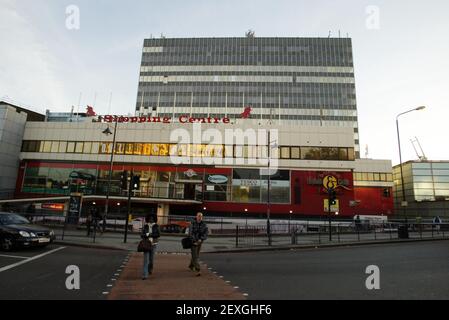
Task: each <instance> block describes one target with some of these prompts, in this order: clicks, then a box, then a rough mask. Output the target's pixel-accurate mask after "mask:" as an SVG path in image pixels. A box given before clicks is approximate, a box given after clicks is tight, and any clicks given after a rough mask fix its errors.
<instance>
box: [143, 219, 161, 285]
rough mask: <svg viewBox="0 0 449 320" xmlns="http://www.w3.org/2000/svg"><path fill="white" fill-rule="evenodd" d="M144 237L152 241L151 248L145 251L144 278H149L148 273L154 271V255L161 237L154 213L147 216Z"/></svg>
mask: <svg viewBox="0 0 449 320" xmlns="http://www.w3.org/2000/svg"><path fill="white" fill-rule="evenodd" d="M141 237H142V239H146V240H149V241H150V242H151V250H149V251H145V252H144V253H143V275H142V279H143V280H146V279H148V275H151V274H152V273H153V266H154V256H155V255H156V251H157V243H158V240H159V238H160V230H159V225H158V224H157V223H156V219H155V218H154V216H153V215H151V214H148V215H147V216H146V217H145V225H144V226H143V228H142V235H141Z"/></svg>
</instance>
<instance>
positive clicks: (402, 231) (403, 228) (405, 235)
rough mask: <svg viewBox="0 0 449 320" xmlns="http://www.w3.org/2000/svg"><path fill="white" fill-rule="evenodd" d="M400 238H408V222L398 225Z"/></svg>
mask: <svg viewBox="0 0 449 320" xmlns="http://www.w3.org/2000/svg"><path fill="white" fill-rule="evenodd" d="M398 238H399V239H408V227H407V225H406V224H404V225H400V226H399V227H398Z"/></svg>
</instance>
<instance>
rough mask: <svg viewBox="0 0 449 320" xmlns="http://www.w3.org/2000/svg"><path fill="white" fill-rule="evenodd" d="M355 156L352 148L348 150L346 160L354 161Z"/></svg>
mask: <svg viewBox="0 0 449 320" xmlns="http://www.w3.org/2000/svg"><path fill="white" fill-rule="evenodd" d="M354 159H355V154H354V148H348V160H349V161H354Z"/></svg>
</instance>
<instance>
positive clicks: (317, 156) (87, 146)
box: [22, 141, 354, 161]
mask: <svg viewBox="0 0 449 320" xmlns="http://www.w3.org/2000/svg"><path fill="white" fill-rule="evenodd" d="M267 151H268V148H267V146H225V145H196V144H161V143H135V142H132V143H124V142H118V143H116V144H115V151H114V154H121V155H143V156H162V157H166V156H180V157H215V158H223V157H235V158H266V157H267V155H268V152H267ZM22 152H41V153H82V154H111V152H112V143H111V142H88V141H87V142H74V141H73V142H72V141H24V142H23V145H22ZM271 157H272V158H281V159H294V160H301V159H302V160H340V161H353V160H354V148H337V147H284V146H283V147H279V148H275V149H273V150H272V151H271Z"/></svg>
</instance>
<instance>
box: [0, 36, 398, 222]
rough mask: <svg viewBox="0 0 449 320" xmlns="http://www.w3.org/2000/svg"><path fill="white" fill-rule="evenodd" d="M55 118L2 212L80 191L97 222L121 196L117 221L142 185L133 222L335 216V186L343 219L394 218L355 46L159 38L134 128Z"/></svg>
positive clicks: (35, 126) (146, 60)
mask: <svg viewBox="0 0 449 320" xmlns="http://www.w3.org/2000/svg"><path fill="white" fill-rule="evenodd" d="M12 107H13V106H8V108H12ZM90 111H92V110H90ZM43 118H44V119H43V120H41V119H33V120H34V121H26V120H23V121H24V126H23V128H22V129H21V130H22V131H21V134H22V136H23V139H22V146H21V150H20V152H17V155H16V156H17V163H18V167H17V179H16V184H15V191H14V198H15V199H6V200H3V201H0V202H3V203H5V202H7V203H8V205H14V204H26V203H30V202H34V203H46V205H45V207H46V208H51V205H52V204H58V203H60V204H66V203H67V202H68V199H69V196H70V193H72V192H74V191H76V192H79V193H82V194H83V203H84V210H87V208H89V207H91V206H100V207H103V206H104V204H105V201H106V195H107V194H108V190H109V199H110V201H109V206H110V212H115V213H117V212H121V211H120V210H121V209H120V208H123V207H125V206H126V205H127V199H128V192H127V189H128V183H129V182H130V181H131V180H132V179H131V176H132V175H134V176H138V177H139V178H138V182H139V183H138V185H137V189H136V190H133V191H132V197H131V203H132V210H133V212H134V213H145V212H156V211H157V213H158V215H159V216H163V215H168V214H170V215H184V214H193V213H194V212H197V211H204V212H206V213H207V214H208V215H216V216H245V215H246V216H251V217H265V216H266V214H267V210H268V208H269V210H270V213H271V214H272V215H273V216H276V217H322V216H326V215H327V214H328V203H327V199H328V192H327V189H328V187H330V186H332V187H335V190H336V192H337V202H336V204H335V205H333V206H331V212H332V214H333V215H337V213H338V217H344V218H349V217H353V216H354V215H357V214H359V215H392V214H393V192H392V187H393V178H392V168H391V161H389V160H370V159H360V152H359V136H358V134H359V128H358V121H357V108H356V100H355V83H354V70H353V61H352V45H351V40H350V39H340V38H337V39H334V38H329V39H327V38H326V39H321V38H254V37H251V36H249V37H246V38H221V39H220V38H206V39H147V40H145V42H144V48H143V53H142V65H141V70H140V77H139V88H138V95H137V102H136V109H135V113H134V114H133V115H126V116H125V115H123V116H112V115H104V116H97V115H95V116H94V115H93V114H92V112H88V114H83V115H82V116H81V117H80V115H77V117H75V118H73V114H68V115H66V116H65V117H64V116H63V114H57V115H56V114H53V115H52V114H51V113H49V112H47V114H46V115H45V116H43ZM64 119H68V121H64ZM106 129H107V130H106ZM105 132H106V133H111V134H105ZM114 137H115V140H114ZM114 142H115V143H114ZM112 153H113V157H111V156H112ZM111 160H112V163H111ZM111 164H112V180H111V182H110V188H109V174H110V169H111ZM267 168H271V169H270V170H267ZM125 172H126V173H125ZM131 172H132V175H131ZM124 176H126V179H127V182H125V183H124V181H123V180H124V178H123V177H124ZM330 181H331V182H330ZM63 207H64V206H54V208H63ZM65 207H66V206H65ZM122 211H123V210H122Z"/></svg>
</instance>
